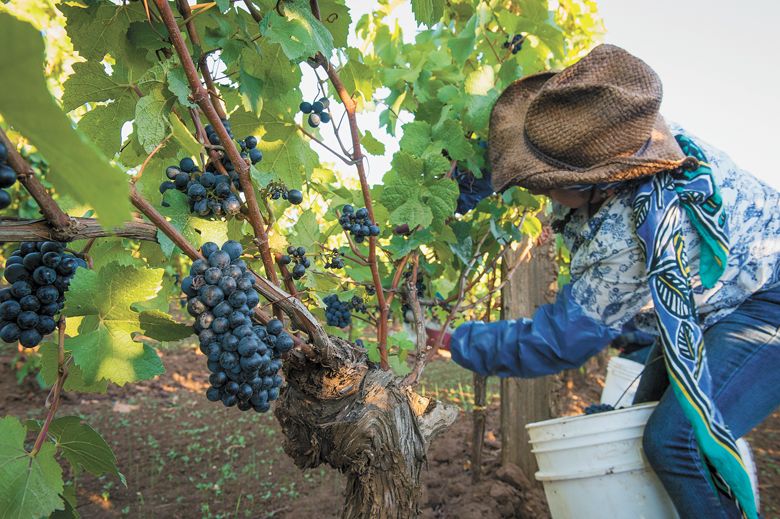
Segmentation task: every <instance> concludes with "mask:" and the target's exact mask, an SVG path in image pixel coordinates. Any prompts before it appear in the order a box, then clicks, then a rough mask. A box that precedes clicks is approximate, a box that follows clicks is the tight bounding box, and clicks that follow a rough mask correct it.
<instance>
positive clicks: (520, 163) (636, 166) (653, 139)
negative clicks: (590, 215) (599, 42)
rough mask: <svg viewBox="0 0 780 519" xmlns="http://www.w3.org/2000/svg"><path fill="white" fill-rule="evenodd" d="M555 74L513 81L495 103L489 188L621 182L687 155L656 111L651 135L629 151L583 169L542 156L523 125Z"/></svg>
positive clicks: (669, 166)
mask: <svg viewBox="0 0 780 519" xmlns="http://www.w3.org/2000/svg"><path fill="white" fill-rule="evenodd" d="M555 74H556V73H555V72H543V73H541V74H535V75H532V76H527V77H525V78H522V79H519V80H517V81H515V82H514V83H512V84H511V85H510V86H509V87H507V88H506V90H504V92H502V94H501V95H500V96H499V98H498V100H497V101H496V104H495V105H494V106H493V110H492V112H491V114H490V131H489V140H488V158H489V160H490V166H491V170H492V179H493V188H494V189H495V190H496V191H497V192H501V191H503V190H505V189H507V188H509V187H511V186H515V185H517V186H521V187H525V188H528V189H531V190H534V191H546V190H549V189H560V188H566V187H568V186H572V185H577V184H600V183H605V182H620V181H625V180H631V179H635V178H639V177H643V176H647V175H653V174H655V173H658V172H659V171H664V170H667V169H673V168H677V167H679V166H680V165H681V163H682V161H683V160H684V159H685V155H684V154H683V152H682V150H680V147H679V146H678V145H677V141H676V140H675V139H674V136H673V135H672V133H671V131H670V130H669V127H668V126H667V125H666V122H665V121H664V119H663V118H662V117H661V115H660V114H659V115H658V117H657V119H656V122H655V125H654V127H653V130H652V132H651V135H650V138H649V139H648V141H647V142H646V143H645V145H644V146H643V147H642V148H641V149H640V150H638V151H637V152H636V153H634V154H633V155H625V156H616V157H613V158H610V159H609V160H606V161H603V162H601V163H598V164H595V165H593V166H590V167H587V168H578V167H574V166H570V165H567V164H562V163H560V162H557V161H555V160H554V159H551V158H549V157H545V156H544V154H542V153H541V152H539V151H538V150H536V149H535V148H534V146H533V145H532V144H531V143H530V142H528V139H527V137H526V135H525V132H524V130H523V128H524V127H525V117H526V114H527V112H528V107H529V106H530V104H531V102H532V101H533V99H534V97H535V96H536V94H537V93H538V92H539V90H540V89H541V88H542V86H543V85H544V84H545V82H547V80H549V79H550V78H552V77H553V76H555Z"/></svg>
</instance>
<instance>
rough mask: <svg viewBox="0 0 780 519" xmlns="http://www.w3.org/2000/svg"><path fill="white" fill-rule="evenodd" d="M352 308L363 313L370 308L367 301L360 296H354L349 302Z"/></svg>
mask: <svg viewBox="0 0 780 519" xmlns="http://www.w3.org/2000/svg"><path fill="white" fill-rule="evenodd" d="M349 304H350V306H351V307H352V309H353V310H354V311H356V312H360V313H361V314H365V313H368V308H366V303H365V301H363V298H362V297H360V296H352V299H351V300H350V302H349Z"/></svg>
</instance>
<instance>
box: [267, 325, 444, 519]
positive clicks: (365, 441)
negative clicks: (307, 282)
mask: <svg viewBox="0 0 780 519" xmlns="http://www.w3.org/2000/svg"><path fill="white" fill-rule="evenodd" d="M331 343H332V344H331V347H330V348H328V351H327V355H322V354H320V355H318V356H316V357H314V358H312V357H306V356H304V355H302V354H295V355H293V356H291V357H290V358H289V359H288V360H287V362H286V364H285V373H286V375H287V386H286V387H285V389H284V390H283V391H282V395H281V397H280V398H279V402H278V404H277V406H276V411H275V414H276V417H277V419H278V420H279V423H280V424H281V426H282V430H283V432H284V434H285V436H286V438H285V441H284V449H285V452H287V454H288V455H290V456H291V457H292V458H293V460H294V461H295V464H296V465H297V466H298V467H300V468H304V469H305V468H313V467H317V466H319V465H320V464H322V463H326V464H328V465H330V466H331V467H333V468H336V469H338V470H340V471H341V472H343V473H345V474H346V475H347V488H346V492H345V494H346V495H345V503H344V509H343V512H342V517H343V518H345V519H347V518H350V519H351V518H365V517H371V518H374V517H377V518H410V517H415V516H416V515H417V513H418V499H419V496H420V473H421V470H422V467H423V464H424V463H425V460H426V451H427V449H428V446H429V444H430V441H431V439H432V438H433V437H434V436H435V435H436V434H437V433H438V432H440V431H442V430H444V429H445V428H446V427H448V426H449V425H451V424H452V423H453V422H454V421H455V418H456V417H457V414H458V411H457V409H456V408H455V407H453V406H447V405H444V404H442V403H440V402H435V401H432V400H430V399H427V398H424V397H421V396H419V395H417V394H416V393H414V392H413V391H412V390H411V389H410V388H408V387H400V386H399V385H398V383H399V382H400V379H398V378H396V377H395V376H394V375H393V374H392V373H391V372H389V371H383V370H381V369H379V368H378V367H377V366H374V365H372V364H371V363H369V361H368V359H367V357H366V354H365V351H364V350H362V349H359V348H356V347H355V346H353V345H352V344H350V343H348V342H346V341H344V340H341V339H338V338H333V337H331Z"/></svg>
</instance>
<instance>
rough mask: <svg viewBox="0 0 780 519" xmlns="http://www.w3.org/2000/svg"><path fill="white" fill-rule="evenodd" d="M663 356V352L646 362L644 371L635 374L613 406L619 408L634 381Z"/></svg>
mask: <svg viewBox="0 0 780 519" xmlns="http://www.w3.org/2000/svg"><path fill="white" fill-rule="evenodd" d="M662 358H664V356H663V353H661V355H659V356H657V357H656V358H654V359H653V360H651V361H650V362H647V363H646V364H645V365H644V366H643V367H642V371H640V372H639V375H637V376H635V377H634V380H632V381H631V383H630V384H629V385H628V386H627V387H626V389H624V390H623V392H622V393H620V396H619V397H618V399H617V400H616V401H615V405H614V406H613V407H614V408H615V409H617V408H618V404H619V403H620V401H621V400H623V397H624V396H626V393H628V390H629V389H631V386H633V385H634V382H636V381H637V380H639V379H640V378H642V375H644V374H645V370H647V367H648V366H649V365H650V364H652V363H653V362H657V361H658V360H660V359H662ZM631 404H633V402H631ZM631 404H629V405H631Z"/></svg>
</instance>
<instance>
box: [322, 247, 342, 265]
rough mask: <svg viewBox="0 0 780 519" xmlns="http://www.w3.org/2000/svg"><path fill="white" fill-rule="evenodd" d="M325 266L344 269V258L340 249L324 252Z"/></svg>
mask: <svg viewBox="0 0 780 519" xmlns="http://www.w3.org/2000/svg"><path fill="white" fill-rule="evenodd" d="M324 257H325V268H326V269H334V270H335V269H343V268H344V258H343V257H342V256H341V254H339V250H338V249H331V250H330V252H326V253H325V254H324Z"/></svg>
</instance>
